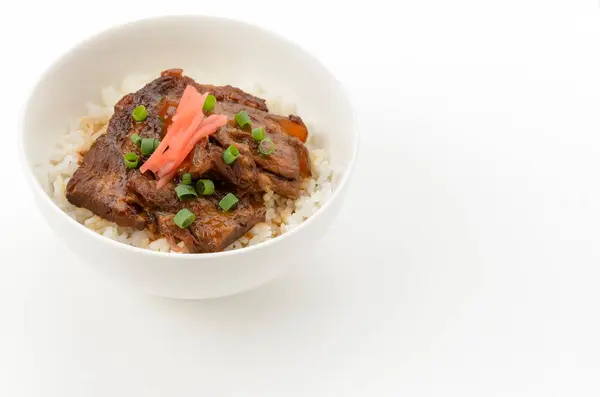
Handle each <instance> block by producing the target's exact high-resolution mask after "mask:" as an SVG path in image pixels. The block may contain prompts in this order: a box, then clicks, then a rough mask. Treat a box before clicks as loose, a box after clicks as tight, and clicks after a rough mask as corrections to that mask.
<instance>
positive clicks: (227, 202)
mask: <svg viewBox="0 0 600 397" xmlns="http://www.w3.org/2000/svg"><path fill="white" fill-rule="evenodd" d="M238 201H239V200H238V198H237V197H235V195H234V194H233V193H227V195H226V196H225V197H223V198H222V199H221V201H219V207H221V208H222V209H223V211H229V210H230V209H231V208H233V206H234V205H236V204H237V202H238Z"/></svg>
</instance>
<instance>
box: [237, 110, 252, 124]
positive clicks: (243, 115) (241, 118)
mask: <svg viewBox="0 0 600 397" xmlns="http://www.w3.org/2000/svg"><path fill="white" fill-rule="evenodd" d="M235 121H236V122H237V123H238V125H239V126H240V127H242V128H244V127H245V126H250V127H252V120H251V119H250V116H248V113H247V112H246V111H245V110H242V111H241V112H239V113H237V114H236V115H235Z"/></svg>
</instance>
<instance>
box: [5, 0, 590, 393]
mask: <svg viewBox="0 0 600 397" xmlns="http://www.w3.org/2000/svg"><path fill="white" fill-rule="evenodd" d="M108 3H110V2H108ZM395 3H399V4H396V5H394V6H392V5H387V4H388V2H384V1H378V0H375V1H370V2H367V3H364V2H363V3H361V4H357V5H350V4H348V3H346V4H345V5H344V6H343V7H340V6H334V5H329V4H326V3H324V2H322V1H320V2H315V4H312V3H311V2H303V3H302V4H301V5H300V4H298V5H296V6H295V7H294V10H293V11H291V10H288V9H287V8H288V7H289V6H287V5H286V4H285V3H284V2H277V3H275V4H274V5H272V6H271V7H270V8H269V9H268V10H269V11H268V12H267V11H264V8H262V6H261V4H262V3H261V2H257V3H253V5H252V6H250V5H248V3H247V2H244V3H242V2H227V3H223V2H213V3H210V2H193V3H191V2H190V5H188V6H175V5H172V4H167V3H165V2H161V3H160V4H161V7H160V8H159V7H157V6H155V7H150V6H149V7H147V8H144V9H141V7H139V6H135V5H133V4H127V3H125V2H119V3H115V4H119V6H115V5H114V4H113V6H112V7H111V6H110V5H109V6H106V7H105V6H102V7H99V8H98V9H92V8H91V7H90V6H89V5H88V4H85V3H82V2H79V3H75V4H74V5H73V6H72V7H71V9H70V10H69V11H70V12H82V13H83V12H85V13H86V14H87V15H88V16H87V17H85V18H80V19H77V18H72V17H69V16H67V14H66V13H63V12H61V10H63V9H65V8H66V7H65V6H64V5H63V6H61V5H59V6H57V5H56V4H57V3H56V2H52V3H50V2H46V3H43V4H42V5H37V6H36V7H35V12H33V11H32V10H33V9H34V7H33V5H31V4H28V3H27V2H19V3H15V4H14V6H15V7H18V8H17V11H16V13H15V14H14V15H12V16H11V15H8V18H7V15H6V14H4V15H3V18H4V19H5V21H4V22H3V24H1V26H2V29H3V32H2V33H3V35H2V37H3V40H4V39H5V38H8V37H9V38H12V39H13V40H10V41H9V43H8V45H9V47H7V49H6V50H5V52H4V54H18V57H17V58H18V59H13V57H11V59H10V61H9V62H8V63H7V64H4V65H3V67H6V68H8V69H9V70H11V71H12V73H14V74H17V75H18V76H19V78H17V77H15V78H10V77H7V72H6V71H5V72H4V73H3V76H4V79H3V84H5V90H8V91H10V92H11V94H14V96H12V95H11V96H10V97H8V98H7V97H6V96H4V97H3V98H2V101H3V103H2V108H3V110H4V114H5V118H4V119H3V120H5V121H6V123H7V124H6V125H5V129H4V134H5V136H12V137H14V128H15V125H14V123H15V121H16V120H15V118H14V117H12V113H13V111H14V109H15V108H16V107H17V106H18V105H19V99H21V97H20V96H19V95H22V94H21V92H20V88H21V87H22V86H23V85H27V82H29V81H33V75H35V74H37V73H39V72H40V71H41V70H43V68H44V67H45V66H46V65H47V64H48V63H49V62H50V61H51V60H52V59H53V58H54V56H55V54H56V53H57V51H61V50H64V49H66V48H68V47H69V46H70V45H71V44H72V43H73V42H74V41H75V40H77V39H78V38H79V37H80V36H83V35H85V34H87V33H91V32H92V31H96V30H99V29H101V28H102V27H104V26H107V25H109V24H111V23H114V22H116V21H119V20H125V19H129V18H133V17H135V16H140V15H146V14H148V13H151V12H159V11H160V10H164V9H168V8H172V9H174V10H175V11H176V12H184V11H189V10H195V11H196V12H207V13H213V14H221V15H230V16H234V17H245V18H247V19H251V20H256V21H261V23H263V24H264V25H265V26H267V27H271V28H275V29H277V30H278V31H280V32H282V33H283V34H284V35H286V36H288V37H290V38H292V39H295V40H297V41H299V42H300V43H301V44H302V45H304V46H305V47H307V48H309V49H310V50H311V51H313V52H314V53H316V54H318V55H319V56H320V57H322V59H323V60H324V62H325V63H326V64H328V65H329V66H330V67H331V68H332V69H333V71H334V72H335V73H337V74H338V75H339V77H340V78H341V79H342V80H343V81H344V82H345V83H347V84H349V85H350V88H351V89H352V92H353V94H354V96H355V98H356V100H357V102H358V103H359V106H360V108H361V110H362V111H361V113H360V118H361V121H362V124H363V128H364V129H363V136H364V138H363V142H362V152H361V156H360V159H359V165H358V166H359V168H358V170H357V171H358V172H357V175H356V176H357V181H356V182H357V183H354V184H353V188H352V190H351V191H349V193H350V194H352V195H353V197H352V199H351V200H349V201H348V203H347V205H346V206H345V207H344V209H343V211H342V212H341V214H340V219H339V222H337V223H336V224H335V225H334V226H333V227H332V230H331V233H330V234H329V235H328V236H327V237H326V240H325V241H324V244H325V246H327V248H326V249H322V250H320V251H319V252H318V254H317V255H318V256H319V257H320V260H319V261H315V262H314V263H311V264H307V266H306V268H304V269H302V270H299V271H297V272H295V273H294V274H290V275H288V276H287V277H286V278H284V279H282V280H280V281H278V282H275V283H273V284H270V285H269V286H267V287H265V288H262V289H260V290H257V291H255V292H252V293H250V294H247V295H241V296H237V297H233V298H231V299H225V300H219V301H214V302H199V303H194V302H192V303H189V302H188V303H182V302H175V301H167V300H160V299H152V298H147V297H144V296H139V295H135V294H130V293H127V292H123V291H121V290H118V289H115V288H113V287H112V286H111V285H109V284H107V283H105V282H104V281H102V280H101V279H99V278H97V277H96V276H95V275H94V274H93V273H91V272H88V270H87V269H86V267H85V266H82V265H80V264H78V263H77V262H75V261H74V260H73V257H72V256H71V255H70V254H69V253H68V252H67V251H66V250H65V249H64V248H63V247H62V246H60V245H58V241H57V240H56V239H55V238H54V237H53V236H52V235H51V232H50V231H49V229H48V228H47V227H46V226H45V225H44V223H43V221H42V219H41V217H40V215H39V214H38V213H37V212H35V211H33V210H31V209H32V208H33V202H32V201H31V199H30V198H29V197H23V196H22V195H10V194H8V193H9V192H11V191H20V192H24V191H27V190H26V187H25V186H23V185H22V180H23V178H22V177H21V176H20V175H18V174H17V175H12V174H11V173H8V177H9V181H8V182H9V183H7V184H5V188H4V189H5V192H7V193H6V194H3V195H1V196H0V197H1V200H2V202H1V204H3V206H7V205H10V208H11V210H9V211H2V212H1V214H2V215H0V216H1V217H2V219H1V223H2V224H3V225H6V224H9V223H12V222H18V225H16V226H12V227H10V228H2V229H0V230H2V231H1V232H0V233H1V236H0V237H1V238H2V240H0V241H2V244H3V247H2V250H1V252H2V254H1V255H2V257H1V258H0V263H1V264H2V266H1V269H2V275H1V277H0V280H1V281H0V284H1V287H2V288H1V289H0V290H1V291H2V296H3V297H5V298H4V299H2V300H1V302H2V303H1V305H2V306H1V307H0V309H1V310H2V313H3V316H2V331H3V332H7V331H8V335H7V336H6V337H4V338H3V339H2V342H1V343H2V346H0V348H1V351H2V354H1V356H2V360H0V362H2V363H3V367H4V368H2V369H3V371H2V374H3V376H5V377H6V379H4V380H3V381H2V382H0V385H1V386H0V388H6V390H7V391H4V390H2V392H1V393H0V394H1V395H7V396H14V395H18V393H17V392H15V391H11V390H13V389H16V388H17V387H22V386H23V385H24V384H25V385H27V386H28V390H29V391H31V395H33V396H36V397H37V396H44V397H47V396H62V397H71V396H86V397H87V396H92V397H95V396H107V395H111V396H119V397H121V396H127V397H129V396H150V397H155V396H161V397H162V396H178V397H180V396H183V397H188V396H190V397H191V396H344V397H346V396H448V395H452V396H454V395H459V396H478V397H479V396H527V397H529V396H538V395H539V396H593V395H598V394H599V393H600V387H599V386H598V382H597V377H598V369H599V368H598V367H599V362H600V361H599V359H598V357H599V356H600V342H599V341H598V335H600V322H599V317H598V309H597V306H598V302H599V300H600V289H599V288H598V279H599V276H600V271H599V270H598V266H599V262H600V260H599V259H600V250H599V249H598V244H597V239H598V225H599V220H600V210H599V208H598V202H600V200H599V199H600V187H599V186H600V181H599V178H598V170H599V169H600V156H598V153H599V152H600V139H599V137H600V133H599V132H600V117H599V114H600V113H599V109H600V74H599V73H598V70H600V57H599V55H600V53H599V51H598V48H599V44H600V42H599V40H600V36H599V33H600V32H599V30H600V24H599V20H598V17H599V7H598V3H597V2H595V1H592V0H590V1H583V0H564V1H550V0H544V1H542V0H540V1H534V0H519V1H517V0H506V1H503V2H489V1H486V2H484V1H475V0H473V1H466V0H456V1H452V2H448V1H442V0H439V1H434V0H425V1H419V2H417V1H410V2H409V1H400V2H395ZM392 7H395V9H393V8H392ZM115 10H119V13H115ZM50 14H52V17H48V15H50ZM90 14H93V15H90ZM25 17H27V19H25ZM25 21H27V22H28V23H27V24H25ZM32 26H33V27H35V29H32V28H31V27H32ZM4 30H6V31H7V32H5V31H4ZM20 32H23V33H24V34H23V35H18V34H17V33H20ZM40 32H43V33H42V34H40ZM75 32H76V34H75ZM9 33H10V34H9ZM17 38H18V40H17ZM42 42H43V43H44V44H43V45H41V44H40V43H42ZM17 46H19V48H20V49H19V51H16V50H17V48H16V47H17ZM24 48H25V49H29V51H25V50H24ZM21 75H23V76H24V79H21V78H20V76H21ZM4 102H7V103H6V104H5V103H4ZM7 114H8V116H6V115H7ZM11 134H12V135H11ZM7 141H10V142H9V143H6V144H7V145H11V144H12V141H14V139H12V140H9V139H7ZM12 148H13V146H9V149H12ZM14 156H15V151H14V150H6V151H5V153H4V157H3V159H2V161H3V163H4V162H6V163H7V164H9V165H12V164H15V163H16V158H15V157H14ZM5 169H9V170H10V169H11V168H6V166H5ZM366 192H370V193H371V194H365V193H366ZM3 193H4V192H3ZM384 200H385V201H384ZM32 230H36V234H35V235H33V234H31V231H32ZM22 276H24V277H22ZM21 281H22V282H21ZM18 297H25V298H26V306H25V309H26V311H25V314H26V328H27V337H26V340H25V342H26V345H25V346H26V348H27V349H26V351H27V352H28V354H27V355H26V356H25V357H26V358H25V359H26V360H27V362H26V364H27V365H26V366H25V372H23V375H22V376H18V375H19V372H18V369H19V366H18V364H19V363H20V362H22V361H23V360H24V359H23V356H22V352H21V349H20V346H21V345H20V344H18V343H15V338H16V337H18V336H19V335H20V332H21V331H22V330H21V327H20V324H22V312H21V310H20V309H21V307H22V306H21V303H22V301H18V299H17V298H18ZM9 298H11V299H9Z"/></svg>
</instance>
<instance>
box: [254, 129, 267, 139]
mask: <svg viewBox="0 0 600 397" xmlns="http://www.w3.org/2000/svg"><path fill="white" fill-rule="evenodd" d="M252 138H254V139H255V140H257V141H262V140H263V139H265V129H264V128H263V127H256V128H252Z"/></svg>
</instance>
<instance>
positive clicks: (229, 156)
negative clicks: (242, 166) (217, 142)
mask: <svg viewBox="0 0 600 397" xmlns="http://www.w3.org/2000/svg"><path fill="white" fill-rule="evenodd" d="M239 155H240V151H239V150H238V148H236V147H235V146H233V145H231V146H229V147H228V148H227V149H225V151H224V152H223V161H224V162H225V164H231V163H233V162H234V161H235V160H236V159H237V158H238V156H239Z"/></svg>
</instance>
